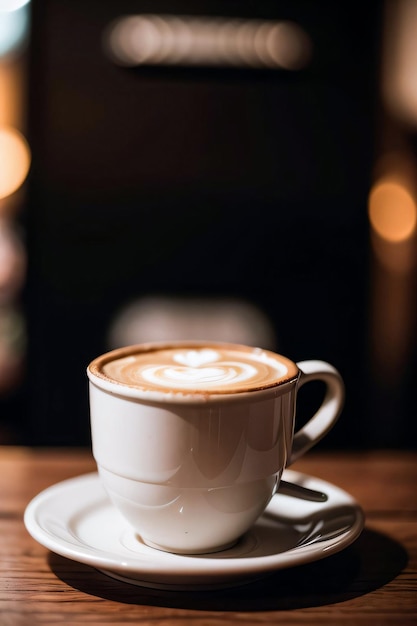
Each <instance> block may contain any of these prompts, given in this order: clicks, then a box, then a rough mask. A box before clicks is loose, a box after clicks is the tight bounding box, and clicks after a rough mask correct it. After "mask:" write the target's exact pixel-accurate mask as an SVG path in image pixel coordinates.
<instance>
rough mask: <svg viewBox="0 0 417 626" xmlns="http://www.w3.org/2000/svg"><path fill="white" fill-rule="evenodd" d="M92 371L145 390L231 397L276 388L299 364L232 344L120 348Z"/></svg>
mask: <svg viewBox="0 0 417 626" xmlns="http://www.w3.org/2000/svg"><path fill="white" fill-rule="evenodd" d="M90 371H91V372H93V373H94V374H96V375H98V376H99V377H101V378H105V379H107V380H108V381H111V382H115V383H117V384H121V385H127V386H129V387H133V388H136V389H139V390H141V391H161V392H170V393H176V392H180V393H183V394H187V393H193V394H195V393H199V394H200V393H201V394H225V393H226V394H227V393H239V392H246V391H254V390H259V389H264V388H267V387H273V386H276V385H278V384H281V383H283V382H285V381H287V380H290V379H293V378H295V377H296V376H297V373H298V370H297V367H296V366H295V364H294V363H293V362H292V361H290V360H288V359H286V358H285V357H282V356H279V355H276V354H274V353H272V352H270V351H267V350H261V349H258V348H249V347H245V346H235V345H233V344H227V345H223V344H222V345H219V344H204V345H176V346H162V347H160V348H159V347H158V348H155V347H153V348H152V349H146V348H143V349H141V347H140V346H136V347H135V346H134V347H132V348H131V349H121V350H116V351H114V352H113V353H108V354H107V355H103V356H102V357H99V358H98V359H96V360H95V361H94V362H93V363H92V364H91V365H90Z"/></svg>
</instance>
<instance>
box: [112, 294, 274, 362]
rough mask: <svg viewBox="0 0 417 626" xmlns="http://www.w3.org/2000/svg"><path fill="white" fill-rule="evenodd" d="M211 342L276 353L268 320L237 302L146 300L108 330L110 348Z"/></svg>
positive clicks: (131, 305)
mask: <svg viewBox="0 0 417 626" xmlns="http://www.w3.org/2000/svg"><path fill="white" fill-rule="evenodd" d="M178 339H207V340H209V339H212V340H214V341H215V340H217V341H226V342H227V341H231V342H234V343H244V344H248V345H257V346H262V347H264V348H270V349H272V350H273V349H275V348H276V347H277V345H276V344H277V338H276V335H275V328H274V326H273V324H272V322H271V320H270V319H269V317H268V316H267V315H266V314H265V313H264V312H263V311H261V310H260V309H259V307H258V306H257V305H255V304H254V303H252V302H247V301H246V300H241V299H237V298H220V297H219V298H215V297H213V298H192V297H188V298H187V297H185V298H181V297H179V296H178V297H173V296H162V295H161V296H152V295H150V296H145V297H142V298H138V299H137V300H135V301H133V302H130V303H129V304H127V305H126V306H124V307H123V308H122V309H121V310H120V311H119V312H118V313H117V315H116V316H115V318H114V320H113V321H112V323H111V326H110V328H109V338H108V343H109V347H110V348H116V347H119V346H123V345H129V344H134V343H142V342H146V341H166V340H178Z"/></svg>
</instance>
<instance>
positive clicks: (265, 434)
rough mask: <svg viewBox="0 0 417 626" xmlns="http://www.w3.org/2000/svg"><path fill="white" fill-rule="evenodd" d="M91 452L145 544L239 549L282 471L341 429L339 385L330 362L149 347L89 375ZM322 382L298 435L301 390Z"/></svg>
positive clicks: (248, 350) (254, 351)
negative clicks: (318, 399) (317, 404)
mask: <svg viewBox="0 0 417 626" xmlns="http://www.w3.org/2000/svg"><path fill="white" fill-rule="evenodd" d="M87 374H88V377H89V381H90V382H89V387H90V414H91V433H92V446H93V455H94V458H95V460H96V463H97V467H98V471H99V475H100V478H101V481H102V483H103V485H104V487H105V489H106V491H107V493H108V495H109V497H110V499H111V501H112V502H113V504H114V505H115V506H116V507H117V509H119V511H120V512H121V513H122V515H123V516H124V517H125V518H126V520H127V521H128V522H129V523H130V524H131V525H132V526H133V528H134V529H135V531H136V532H137V534H138V535H139V536H140V539H141V540H142V541H143V542H145V543H146V544H148V545H150V546H152V547H156V548H159V549H161V550H165V551H169V552H176V553H182V554H201V553H208V552H215V551H219V550H222V549H225V548H226V547H228V546H230V545H232V544H233V543H235V542H236V541H237V540H238V539H239V537H241V536H242V535H243V534H244V533H245V532H246V531H248V530H249V529H250V527H251V526H252V525H253V524H254V522H255V521H256V520H257V518H258V517H259V516H260V515H261V514H262V513H263V511H264V510H265V508H266V506H267V505H268V503H269V501H270V500H271V498H272V496H273V495H274V494H275V492H276V491H277V489H278V486H279V481H280V478H281V474H282V472H283V470H284V469H285V467H287V466H288V465H291V464H292V463H293V462H294V461H295V460H296V459H297V458H299V457H300V456H301V455H302V454H304V453H305V452H306V451H307V450H308V449H309V448H311V447H312V446H313V445H314V444H315V443H317V442H318V441H319V440H320V439H321V438H322V437H323V436H324V435H325V434H326V433H327V432H328V430H329V429H330V428H331V427H332V426H333V424H334V423H335V421H336V420H337V418H338V416H339V414H340V411H341V408H342V405H343V400H344V385H343V381H342V379H341V377H340V374H339V373H338V372H337V370H336V369H335V368H334V367H333V366H332V365H330V364H328V363H326V362H324V361H303V362H300V363H297V364H296V363H294V362H292V361H291V360H289V359H287V358H286V357H283V356H281V355H278V354H275V353H273V352H270V351H267V350H262V349H259V348H252V347H248V346H241V345H235V344H225V343H213V342H189V341H184V342H178V341H177V342H170V343H161V342H157V343H149V344H142V345H138V346H130V347H127V348H120V349H118V350H114V351H112V352H108V353H106V354H104V355H101V356H100V357H98V358H97V359H95V360H94V361H92V363H90V365H89V366H88V369H87ZM313 380H320V381H323V382H324V383H325V385H326V393H325V397H324V400H323V402H322V404H321V406H320V408H319V409H318V410H317V412H316V413H315V414H314V415H313V417H311V418H310V420H309V421H308V422H307V423H306V424H305V425H304V426H303V427H302V428H301V429H300V430H298V432H296V433H295V434H294V422H295V407H296V397H297V392H298V390H299V389H300V387H301V386H302V385H304V384H305V383H306V382H309V381H313Z"/></svg>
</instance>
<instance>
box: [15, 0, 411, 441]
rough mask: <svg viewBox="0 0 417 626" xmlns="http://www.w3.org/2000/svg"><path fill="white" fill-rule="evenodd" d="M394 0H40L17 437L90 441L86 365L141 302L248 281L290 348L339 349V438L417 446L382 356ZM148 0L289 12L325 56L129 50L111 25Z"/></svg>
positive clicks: (302, 354)
mask: <svg viewBox="0 0 417 626" xmlns="http://www.w3.org/2000/svg"><path fill="white" fill-rule="evenodd" d="M381 8H382V5H381V2H376V1H369V2H362V3H360V4H358V3H351V2H332V1H323V0H320V1H318V2H310V1H305V2H303V1H300V0H297V1H288V2H268V1H257V2H231V1H226V2H225V1H223V2H201V1H196V2H192V3H191V2H159V1H153V2H142V1H137V2H129V1H127V0H122V1H119V2H115V1H112V2H110V1H108V0H106V1H102V0H89V1H88V2H85V1H82V0H38V1H36V0H34V1H33V4H32V35H31V49H30V83H29V142H30V145H31V148H32V153H33V164H32V169H31V173H30V178H29V186H28V190H29V191H28V203H27V207H26V210H25V211H24V214H23V217H22V224H23V227H24V229H25V232H26V245H27V253H28V259H29V265H28V277H27V283H26V287H25V290H24V294H23V306H24V311H25V314H26V318H27V324H28V342H29V343H28V360H27V365H26V374H25V379H24V381H23V384H22V386H21V388H19V390H18V391H17V392H16V393H15V394H14V396H13V397H12V398H9V399H8V400H7V403H6V406H5V411H6V413H7V412H8V414H9V415H10V416H11V417H10V419H12V420H13V421H14V426H15V427H17V432H18V434H17V439H18V440H19V441H22V442H24V443H30V444H35V445H49V444H55V445H85V444H88V443H89V423H88V394H87V379H86V375H85V368H86V366H87V364H88V362H89V361H90V360H91V359H92V358H94V357H95V356H97V355H98V354H99V353H101V352H103V351H105V350H106V349H107V345H106V336H107V333H108V328H109V325H110V324H111V321H112V319H113V318H114V315H115V313H116V312H117V311H118V310H119V308H120V307H121V306H122V305H123V304H124V303H126V302H129V301H130V300H131V299H133V298H138V297H140V296H142V295H147V294H168V295H181V296H187V297H188V296H190V297H193V296H199V295H204V296H209V297H211V296H212V297H222V296H235V297H237V298H244V299H246V300H248V301H250V302H253V303H255V304H256V305H257V306H258V307H259V308H260V309H261V310H262V311H264V312H265V313H266V314H267V315H268V316H269V318H270V320H271V321H272V323H273V325H274V328H275V329H276V335H277V337H278V346H277V347H278V348H279V351H280V352H282V353H284V354H286V355H287V356H289V357H290V358H292V359H293V360H296V361H297V360H301V359H308V358H321V359H324V360H328V361H330V362H331V363H333V364H334V365H335V366H336V367H337V368H338V369H339V370H340V372H341V373H342V376H343V377H344V379H345V382H346V387H347V398H346V407H345V410H344V413H343V417H342V418H341V420H340V422H339V424H338V425H337V427H336V428H335V429H334V430H333V432H332V433H331V434H330V435H328V437H327V438H326V439H325V441H323V442H322V443H321V444H320V445H322V446H323V447H325V446H327V447H332V448H349V447H358V446H359V447H374V446H388V447H389V446H396V447H398V446H401V447H410V446H414V445H415V438H414V441H413V440H412V437H411V436H410V435H411V434H413V433H415V426H414V417H413V416H414V415H415V400H414V397H413V394H412V393H411V391H412V390H411V385H412V381H411V380H408V379H407V378H406V379H404V380H402V382H401V385H400V386H399V387H398V386H397V387H396V388H395V389H393V390H390V392H389V394H388V395H389V401H385V400H384V401H383V402H381V397H382V396H381V393H385V394H386V390H385V391H384V390H382V391H381V389H379V388H378V385H377V384H376V383H375V381H374V380H373V378H372V371H371V368H370V361H371V355H370V354H369V341H368V336H369V324H370V317H369V306H370V303H369V299H370V280H371V275H370V263H371V260H370V246H369V226H368V218H367V196H368V193H369V186H370V182H371V177H372V167H373V163H374V159H375V150H376V145H377V137H378V132H379V130H380V129H379V126H378V119H379V118H378V107H379V86H378V84H379V82H378V81H379V70H380V45H381ZM140 12H145V13H146V12H152V13H170V14H173V13H178V14H189V13H193V14H196V15H197V14H201V15H223V16H239V17H251V18H262V19H291V20H294V21H296V22H297V23H299V24H300V25H301V26H302V27H303V28H304V30H305V31H306V32H307V33H308V34H309V35H310V37H311V39H312V41H313V46H314V48H313V56H312V60H311V63H310V64H309V65H308V66H307V67H306V68H305V69H303V70H301V71H297V72H287V71H262V70H251V69H239V70H237V69H235V70H233V69H226V68H219V69H208V68H194V69H192V70H191V69H185V68H182V69H180V68H170V69H163V68H153V69H149V68H142V69H123V68H120V67H117V66H116V65H115V64H113V63H112V62H111V60H110V59H109V58H108V57H107V56H106V55H105V54H103V49H102V34H103V31H104V29H105V28H106V26H107V25H108V24H109V22H110V21H111V20H112V19H114V18H115V17H119V16H121V15H124V14H129V13H140ZM267 347H268V346H267ZM414 355H415V352H414ZM311 394H312V395H311V398H308V393H306V394H305V398H304V400H302V407H303V403H304V402H305V403H306V409H305V410H306V412H310V413H311V408H309V402H311V403H314V402H316V399H315V398H313V395H314V393H313V392H311ZM398 398H401V401H400V402H398ZM381 404H382V412H381ZM399 406H400V407H401V414H400V415H397V413H395V415H394V413H393V407H396V408H395V411H397V410H398V407H399ZM302 407H301V410H302V411H303V408H302ZM384 410H385V413H384ZM395 411H394V412H395ZM393 416H394V419H395V420H396V421H395V426H394V424H393V422H392V419H393Z"/></svg>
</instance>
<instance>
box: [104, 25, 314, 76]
mask: <svg viewBox="0 0 417 626" xmlns="http://www.w3.org/2000/svg"><path fill="white" fill-rule="evenodd" d="M105 46H106V49H107V51H108V52H109V54H110V55H111V57H112V59H113V60H114V61H115V62H116V63H118V64H121V65H126V66H135V65H159V64H165V65H198V64H201V65H217V66H223V65H224V66H229V65H233V66H242V67H245V66H249V67H259V68H270V69H286V70H299V69H301V68H302V67H304V66H305V65H306V64H307V63H308V62H309V59H310V56H311V48H312V45H311V41H310V38H309V36H308V35H307V33H305V32H304V30H303V29H302V28H301V27H300V26H298V25H297V24H295V23H292V22H285V21H282V22H276V21H264V20H245V19H237V18H236V19H233V18H222V17H194V16H171V15H150V14H149V15H131V16H127V17H122V18H120V19H118V20H116V21H115V22H114V23H113V24H112V25H111V26H110V28H109V30H108V32H107V34H106V37H105Z"/></svg>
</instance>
